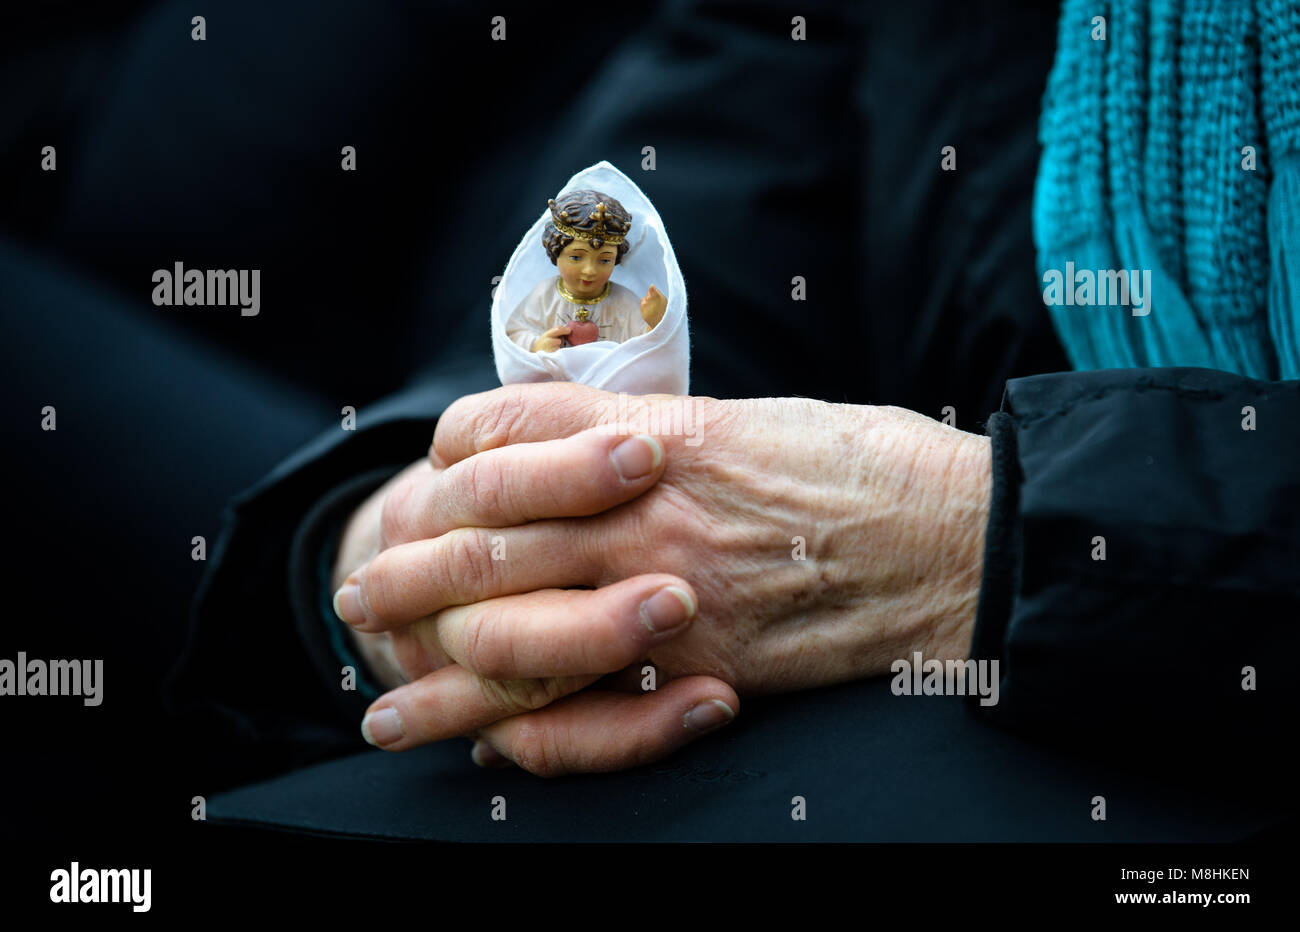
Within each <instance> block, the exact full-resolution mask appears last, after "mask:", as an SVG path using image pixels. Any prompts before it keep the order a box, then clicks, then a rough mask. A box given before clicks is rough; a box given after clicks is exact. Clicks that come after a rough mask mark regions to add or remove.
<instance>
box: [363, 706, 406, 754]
mask: <svg viewBox="0 0 1300 932" xmlns="http://www.w3.org/2000/svg"><path fill="white" fill-rule="evenodd" d="M404 734H406V732H405V731H404V730H403V729H402V716H400V715H398V714H397V710H396V709H394V708H392V707H391V706H390V707H389V708H387V709H380V710H379V711H377V712H368V713H366V717H365V718H363V719H362V720H361V735H362V737H364V738H365V739H366V740H367V741H369V742H370V743H371V744H373V745H374V746H375V747H377V748H382V747H385V746H387V745H389V744H392V743H393V742H395V741H401V740H402V736H403V735H404Z"/></svg>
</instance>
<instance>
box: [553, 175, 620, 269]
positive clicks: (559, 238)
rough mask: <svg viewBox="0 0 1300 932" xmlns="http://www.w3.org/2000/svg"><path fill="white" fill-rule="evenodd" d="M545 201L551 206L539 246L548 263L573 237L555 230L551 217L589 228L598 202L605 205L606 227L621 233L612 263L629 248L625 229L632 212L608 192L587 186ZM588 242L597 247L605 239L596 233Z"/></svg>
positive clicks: (554, 259) (594, 220)
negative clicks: (585, 188)
mask: <svg viewBox="0 0 1300 932" xmlns="http://www.w3.org/2000/svg"><path fill="white" fill-rule="evenodd" d="M548 203H549V204H550V206H551V217H552V220H548V221H546V226H545V227H544V228H543V229H542V247H543V248H544V249H545V250H546V254H547V255H548V256H550V257H551V265H555V264H556V263H557V260H558V259H559V258H560V253H562V252H564V250H565V247H567V246H568V245H569V244H570V243H572V242H573V237H572V236H569V235H568V234H566V233H561V232H560V231H559V230H557V229H556V228H555V224H554V222H552V221H553V220H559V221H560V222H561V223H563V224H567V225H568V226H571V227H573V228H574V229H575V230H582V231H584V232H590V231H591V230H592V229H594V228H595V226H596V216H595V215H596V205H597V204H604V205H605V230H606V231H607V232H609V233H617V234H619V235H621V236H622V237H623V242H621V243H618V244H617V248H618V254H617V255H616V256H614V264H615V265H618V263H619V262H620V261H621V260H622V258H623V257H624V256H625V255H627V251H628V249H630V248H631V244H629V243H628V241H627V231H628V230H629V229H630V228H631V226H632V215H631V214H630V213H628V212H627V209H626V208H624V207H623V205H622V204H620V203H619V202H618V201H616V200H615V199H614V198H612V197H610V196H609V195H608V194H601V193H600V192H599V191H588V190H582V191H570V192H568V193H567V194H562V195H560V197H559V199H558V200H557V199H555V198H552V199H551V200H550V201H549V202H548ZM591 245H592V246H593V247H595V248H596V249H600V248H601V247H602V246H604V245H605V241H604V240H603V239H601V238H600V237H598V236H593V237H592V238H591Z"/></svg>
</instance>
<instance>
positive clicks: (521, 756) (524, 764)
mask: <svg viewBox="0 0 1300 932" xmlns="http://www.w3.org/2000/svg"><path fill="white" fill-rule="evenodd" d="M512 750H513V751H514V753H513V755H512V756H513V757H514V761H515V763H516V764H518V765H519V767H521V768H522V769H524V770H527V771H528V772H529V773H531V774H533V775H534V776H538V777H556V776H559V775H560V774H562V773H565V772H566V770H565V766H564V761H563V758H562V757H561V755H560V749H559V741H558V740H557V737H556V735H555V731H554V729H552V728H549V727H546V726H544V725H538V724H535V723H532V722H522V723H520V726H519V734H518V735H517V736H516V739H515V745H514V748H513V749H512Z"/></svg>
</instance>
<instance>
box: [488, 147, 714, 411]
mask: <svg viewBox="0 0 1300 932" xmlns="http://www.w3.org/2000/svg"><path fill="white" fill-rule="evenodd" d="M581 189H589V190H594V191H599V192H601V193H602V194H608V195H609V196H610V197H613V198H615V199H616V200H618V201H619V203H621V204H622V205H623V206H624V207H626V208H627V210H628V212H629V213H631V214H632V225H631V229H630V232H629V242H630V243H631V248H629V249H628V251H627V254H626V255H625V256H623V258H622V260H621V261H620V262H619V263H618V265H616V266H614V272H613V275H612V276H611V278H610V280H611V281H614V282H617V283H619V284H621V285H623V286H624V287H625V288H627V289H629V290H630V291H631V292H632V293H633V294H634V295H635V296H636V298H637V300H638V301H639V300H640V297H641V296H642V295H644V294H645V293H646V291H647V290H648V289H649V287H650V286H651V285H654V286H656V287H657V288H658V289H659V290H660V291H662V292H663V293H664V295H665V297H667V298H668V309H667V310H666V311H665V312H664V317H663V320H661V321H659V325H658V326H656V327H655V328H654V329H653V330H651V331H650V332H649V333H646V334H642V335H640V336H634V337H632V338H631V339H629V340H627V341H626V342H623V343H614V342H610V341H608V340H598V341H597V342H595V343H587V344H585V345H583V346H566V347H564V348H563V349H560V350H558V351H557V352H554V353H533V352H529V351H528V350H526V349H524V348H523V347H522V346H519V345H518V344H517V343H515V342H513V341H512V340H511V339H510V337H509V336H508V335H507V333H506V321H507V320H508V319H509V318H510V315H511V312H512V311H514V310H515V309H516V308H517V307H518V306H519V305H520V303H521V302H523V301H524V300H526V299H527V298H528V297H529V295H530V294H532V293H533V292H534V290H535V289H536V288H537V287H538V284H539V282H541V281H542V280H543V279H545V280H546V281H547V282H553V281H554V279H555V277H556V276H557V275H558V274H559V273H558V272H557V271H556V268H555V266H554V265H553V264H552V263H551V260H550V258H549V257H548V256H547V255H546V250H545V249H543V248H542V230H543V229H544V228H545V226H546V222H547V220H549V219H550V216H551V212H550V210H549V209H547V208H545V207H543V208H542V212H541V215H540V216H539V217H538V218H537V222H536V223H534V224H533V225H532V227H531V228H529V230H528V232H527V233H526V234H524V238H523V239H522V240H521V241H520V243H519V245H518V246H517V247H515V251H514V255H512V256H511V257H510V262H509V264H507V265H506V270H505V274H503V275H502V277H501V281H500V282H499V283H498V284H497V289H496V295H495V296H494V297H493V299H492V353H493V356H494V357H495V359H496V366H497V375H499V376H500V377H501V384H503V385H510V384H512V383H516V382H551V381H557V382H581V383H582V384H584V385H590V386H592V387H594V388H603V389H606V390H607V391H612V392H627V393H629V394H634V395H645V394H650V393H652V392H665V393H668V394H673V395H687V394H690V358H691V348H690V333H689V328H688V325H687V319H686V282H685V281H684V280H683V279H682V270H681V268H680V267H678V265H677V257H676V256H675V255H674V254H673V247H672V244H671V243H670V242H669V241H668V234H667V232H665V230H664V224H663V220H662V219H661V218H660V217H659V213H658V211H656V210H655V208H654V205H653V204H651V203H650V199H649V198H648V197H646V195H645V192H643V191H642V190H641V189H640V188H639V187H637V186H636V183H635V182H634V181H632V179H631V178H629V177H627V175H625V174H623V173H622V172H621V171H619V170H618V169H617V168H615V167H614V166H613V165H611V164H610V163H609V162H606V161H600V162H597V163H596V164H595V165H592V166H591V167H590V168H585V169H583V170H582V171H580V172H578V173H577V174H576V175H574V176H573V177H572V178H570V179H569V182H568V184H566V185H565V186H564V188H563V189H562V191H561V193H564V192H566V191H571V190H581ZM542 200H543V201H544V200H545V198H543V199H542ZM637 313H638V315H639V314H640V311H639V310H638V312H637Z"/></svg>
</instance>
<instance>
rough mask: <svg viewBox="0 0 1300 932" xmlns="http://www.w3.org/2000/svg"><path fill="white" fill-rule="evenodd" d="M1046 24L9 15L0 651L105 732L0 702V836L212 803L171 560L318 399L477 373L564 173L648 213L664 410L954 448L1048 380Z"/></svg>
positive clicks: (182, 575)
mask: <svg viewBox="0 0 1300 932" xmlns="http://www.w3.org/2000/svg"><path fill="white" fill-rule="evenodd" d="M195 14H202V15H204V16H206V18H207V39H206V41H203V42H194V41H192V40H191V38H190V31H191V28H192V26H191V24H190V18H191V16H193V15H195ZM498 14H499V15H504V16H505V17H506V19H507V39H506V41H504V42H493V41H491V39H490V30H491V16H492V15H498ZM795 14H798V15H803V16H805V17H806V18H807V22H808V25H807V29H808V39H807V41H805V42H794V41H791V39H790V35H789V34H790V28H791V27H790V17H791V16H792V15H795ZM1055 23H1056V9H1055V6H1054V5H1053V4H1049V3H1029V2H1026V3H1014V2H996V3H995V2H973V0H971V2H960V0H954V2H938V0H919V2H910V3H907V4H897V3H892V2H879V3H876V2H871V3H860V4H826V3H808V4H799V5H798V8H797V9H793V8H791V7H790V6H788V5H784V4H778V3H743V4H742V3H725V2H716V3H704V2H674V3H666V4H662V5H660V6H657V7H655V6H650V5H638V4H608V5H603V6H598V7H597V6H589V5H584V6H581V7H576V8H572V7H555V6H550V5H545V4H536V3H503V4H497V5H495V6H493V7H492V8H491V9H490V10H489V9H488V8H486V7H483V6H482V5H479V4H471V3H438V4H426V3H415V2H410V3H402V2H390V3H373V4H360V3H341V2H310V3H307V2H299V3H278V4H274V5H268V4H264V3H258V2H229V3H223V4H221V5H220V6H206V7H196V6H194V5H190V4H181V3H176V2H158V3H138V2H137V3H118V4H111V5H106V4H101V3H79V2H78V3H48V4H42V5H40V6H38V7H37V8H36V9H35V10H34V11H29V12H26V13H23V14H20V15H12V14H11V16H10V19H9V21H8V22H7V23H6V24H5V28H4V29H3V30H0V35H2V38H0V49H2V50H3V56H2V57H0V62H3V64H2V65H0V314H3V320H4V339H3V341H0V353H2V354H3V357H2V358H3V365H2V366H0V373H2V375H0V378H2V379H3V396H2V397H4V398H5V400H6V408H7V411H8V417H7V419H6V427H5V437H6V442H5V447H6V450H5V453H6V455H5V456H4V458H3V461H4V467H3V468H4V479H5V485H4V488H5V489H7V490H8V492H9V496H10V503H11V505H10V508H8V509H6V512H7V515H8V517H9V521H7V522H6V529H7V533H6V534H5V535H4V541H5V543H4V547H5V550H4V554H5V557H6V560H5V563H6V566H7V567H8V568H9V570H10V574H11V575H10V580H11V583H10V585H11V587H13V590H14V592H15V595H14V596H13V597H12V598H11V600H10V605H11V609H10V613H9V617H8V618H7V619H6V623H5V625H4V628H3V630H4V633H3V634H0V656H3V657H7V658H13V657H14V656H16V654H17V652H18V651H26V653H27V654H28V655H29V656H31V657H40V658H43V659H47V660H48V659H51V658H103V659H104V661H105V686H104V690H105V702H104V704H103V705H102V706H100V707H98V708H94V709H89V708H84V707H83V706H82V705H81V702H80V700H79V699H72V698H44V699H34V698H23V699H18V698H9V699H6V700H5V701H4V702H3V703H2V704H0V716H3V727H4V729H5V734H6V735H7V736H8V741H9V746H10V748H11V750H10V752H9V753H7V754H6V758H7V761H6V762H7V764H8V766H7V767H6V768H5V769H6V777H5V779H6V783H7V785H8V786H7V793H6V797H5V798H6V803H5V804H4V806H3V820H2V824H0V835H4V836H8V837H10V838H15V839H26V840H34V839H39V840H46V841H48V840H50V839H55V840H58V841H60V842H61V847H60V850H65V851H66V850H69V849H70V848H71V847H74V846H75V844H74V843H76V842H80V843H84V844H86V845H93V844H95V843H97V842H98V840H102V839H105V838H117V839H123V838H133V839H136V840H140V839H147V840H149V841H150V842H151V843H158V844H164V843H165V844H172V843H175V844H182V843H183V842H182V841H181V838H182V833H183V832H184V831H185V830H186V829H187V828H188V827H189V825H188V821H189V820H188V813H189V799H190V797H191V795H193V793H194V792H195V791H194V789H193V787H194V786H195V785H196V784H200V783H201V785H203V786H205V787H208V788H210V789H215V788H217V787H220V786H223V785H230V784H233V783H237V782H239V781H240V780H241V779H244V778H246V777H247V776H248V774H249V772H250V769H249V767H247V766H246V764H247V762H243V761H238V760H229V759H226V758H224V757H223V755H222V749H221V748H214V747H211V746H207V745H206V744H205V742H204V736H203V735H195V734H191V733H186V732H185V731H183V730H179V729H177V728H176V727H174V725H175V723H174V722H173V721H172V720H171V719H169V718H168V716H167V715H166V714H165V713H164V710H163V706H162V703H161V701H160V699H159V687H160V684H161V682H162V679H163V676H164V674H165V673H166V671H167V669H168V668H169V666H170V665H171V663H172V662H173V661H174V659H175V657H176V656H177V654H178V653H179V652H180V650H181V647H182V645H183V643H184V637H185V627H186V615H187V606H188V603H189V600H190V598H191V596H192V595H193V591H194V587H195V585H196V584H197V582H198V579H199V577H200V575H201V573H202V569H203V566H202V564H200V563H196V562H194V561H192V560H191V559H190V550H191V543H190V540H191V538H192V537H193V536H194V535H204V536H205V537H206V538H207V540H208V543H209V546H211V544H212V542H213V541H214V540H215V538H216V535H217V533H218V530H219V528H220V520H221V509H222V507H223V505H224V503H225V502H226V501H227V500H228V499H229V498H230V497H231V495H233V494H234V493H236V492H238V491H239V490H241V489H243V488H245V487H246V486H248V485H249V484H251V483H252V482H254V481H256V480H257V479H258V478H260V477H261V476H263V475H264V474H265V473H266V472H268V471H269V470H270V469H271V468H272V467H273V466H274V465H275V464H276V463H277V462H279V461H280V460H281V459H283V458H284V457H285V456H287V455H288V454H289V453H291V452H292V451H293V450H294V449H296V448H297V447H298V446H300V445H301V444H302V443H304V442H305V441H307V440H308V439H309V438H311V437H312V436H314V435H315V434H317V433H319V432H321V431H325V430H329V429H337V424H338V417H339V409H340V408H341V407H342V406H343V405H354V406H357V407H362V406H364V405H366V404H367V403H369V402H372V401H374V400H376V399H378V398H381V397H383V396H384V395H386V394H388V393H390V392H392V391H394V390H396V389H398V388H400V387H401V386H403V385H405V384H407V383H408V382H409V381H410V380H411V379H412V378H414V377H416V376H417V375H419V374H420V373H422V372H428V371H429V370H434V369H438V368H439V367H451V366H456V367H459V366H467V365H477V364H483V365H486V364H487V363H488V360H489V352H490V346H489V339H488V316H487V315H488V309H489V301H490V288H491V285H492V281H491V280H492V277H493V276H494V275H498V274H500V273H501V271H502V270H503V269H504V266H505V263H506V261H507V259H508V258H509V255H510V252H511V250H512V249H513V248H514V246H515V244H516V243H517V241H518V237H519V236H520V235H521V232H522V231H523V230H525V229H526V228H527V227H528V226H529V224H530V223H531V222H532V221H533V220H534V219H535V218H536V216H537V214H538V212H539V211H540V210H541V209H542V207H543V206H544V204H545V202H546V199H547V198H548V197H552V196H554V195H555V194H556V193H558V191H559V188H560V186H561V185H563V183H564V182H565V181H567V180H568V178H569V177H570V176H571V175H573V174H574V173H575V172H577V171H578V170H580V169H582V168H584V167H586V166H588V165H590V164H592V163H594V162H597V161H599V160H601V159H608V160H609V161H611V162H612V163H614V164H615V165H617V166H618V167H619V168H620V169H622V170H623V171H624V172H625V173H627V174H628V175H629V176H631V177H633V178H634V179H635V180H636V181H637V183H638V184H639V185H641V186H642V188H643V189H644V190H645V191H646V193H647V194H648V195H649V196H650V197H651V198H652V199H653V200H654V202H655V204H656V207H657V208H658V210H659V212H660V214H661V215H662V217H663V218H664V222H665V224H666V225H667V229H668V232H669V234H670V235H671V237H672V239H673V243H674V247H675V249H676V252H677V255H678V258H679V261H680V263H681V266H682V270H683V273H684V276H685V279H686V282H687V285H688V289H689V295H690V314H691V321H692V350H693V353H692V358H693V369H692V376H693V378H692V391H693V392H694V393H696V394H709V395H715V396H723V397H757V396H766V395H778V396H781V395H803V396H810V397H816V398H822V399H826V400H830V401H843V402H851V403H858V404H865V403H870V404H895V405H902V406H906V407H909V408H912V409H915V410H918V411H921V412H922V413H925V414H928V415H930V416H932V417H940V416H941V411H942V409H943V407H944V406H947V405H952V406H953V407H954V408H955V409H956V412H957V425H958V426H959V427H962V428H964V429H967V430H975V431H979V430H982V427H983V421H984V419H985V418H986V417H987V416H988V414H989V413H991V412H992V411H994V410H996V408H997V406H998V401H999V397H1000V395H1001V391H1002V386H1003V384H1004V383H1005V381H1006V379H1007V378H1010V377H1014V376H1018V375H1027V374H1032V373H1037V372H1051V371H1059V370H1062V369H1066V368H1068V366H1067V363H1066V361H1065V358H1064V356H1063V354H1062V351H1061V349H1060V347H1059V345H1058V344H1057V342H1056V340H1055V338H1054V336H1053V335H1052V332H1051V328H1050V324H1049V321H1048V319H1047V315H1046V313H1045V312H1044V310H1043V308H1042V306H1041V302H1040V299H1039V291H1038V283H1037V278H1036V275H1035V273H1034V267H1033V250H1032V242H1031V239H1030V226H1029V206H1030V199H1031V195H1032V189H1033V179H1034V170H1035V164H1036V159H1037V153H1038V148H1037V141H1036V130H1037V118H1038V112H1039V105H1040V99H1041V94H1042V90H1043V86H1044V82H1045V79H1046V75H1047V72H1048V69H1049V67H1050V65H1051V61H1052V55H1053V49H1054V33H1055ZM46 145H52V146H55V147H56V148H57V152H58V170H57V171H54V172H44V171H41V169H40V161H41V154H40V153H41V148H42V147H43V146H46ZM344 145H352V146H355V147H356V150H357V166H358V170H357V171H355V172H344V171H341V170H340V164H339V163H340V159H341V154H340V149H341V148H342V147H343V146H344ZM647 145H649V146H654V147H655V150H656V157H657V169H656V171H654V172H643V171H642V170H641V168H640V164H641V159H642V147H643V146H647ZM945 145H953V146H955V147H956V148H957V152H958V171H957V172H954V173H944V172H941V171H939V160H940V150H941V149H942V147H943V146H945ZM539 248H540V247H539ZM176 261H182V262H184V264H185V266H186V267H187V268H204V269H206V268H246V269H248V268H257V269H261V275H262V294H261V302H262V308H261V312H260V314H259V315H258V316H257V317H253V318H244V317H241V316H240V315H239V312H238V310H237V309H236V308H213V307H161V308H159V307H154V306H153V304H152V303H151V300H150V298H151V294H152V290H153V284H152V282H151V280H150V276H151V274H152V272H153V270H155V269H158V268H168V269H170V268H171V266H172V264H173V263H174V262H176ZM795 275H802V276H804V277H805V278H806V280H807V283H808V284H807V288H808V300H807V301H806V302H803V303H795V302H792V301H791V300H790V288H791V284H790V280H791V278H792V277H793V276H795ZM46 404H53V405H55V406H56V407H57V409H58V430H57V432H54V433H47V432H43V431H41V430H40V413H39V412H40V409H41V407H42V406H43V405H46ZM422 452H423V451H422V450H413V451H412V456H411V458H412V459H414V458H416V457H418V456H419V455H421V453H422ZM230 624H231V625H235V626H237V625H239V624H240V619H239V618H231V619H230ZM247 643H248V650H249V651H250V652H256V651H258V650H259V648H260V647H261V646H262V645H261V644H260V641H259V632H258V631H256V630H249V631H248V632H247ZM231 675H232V676H234V677H237V676H238V675H239V671H238V670H232V671H231Z"/></svg>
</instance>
